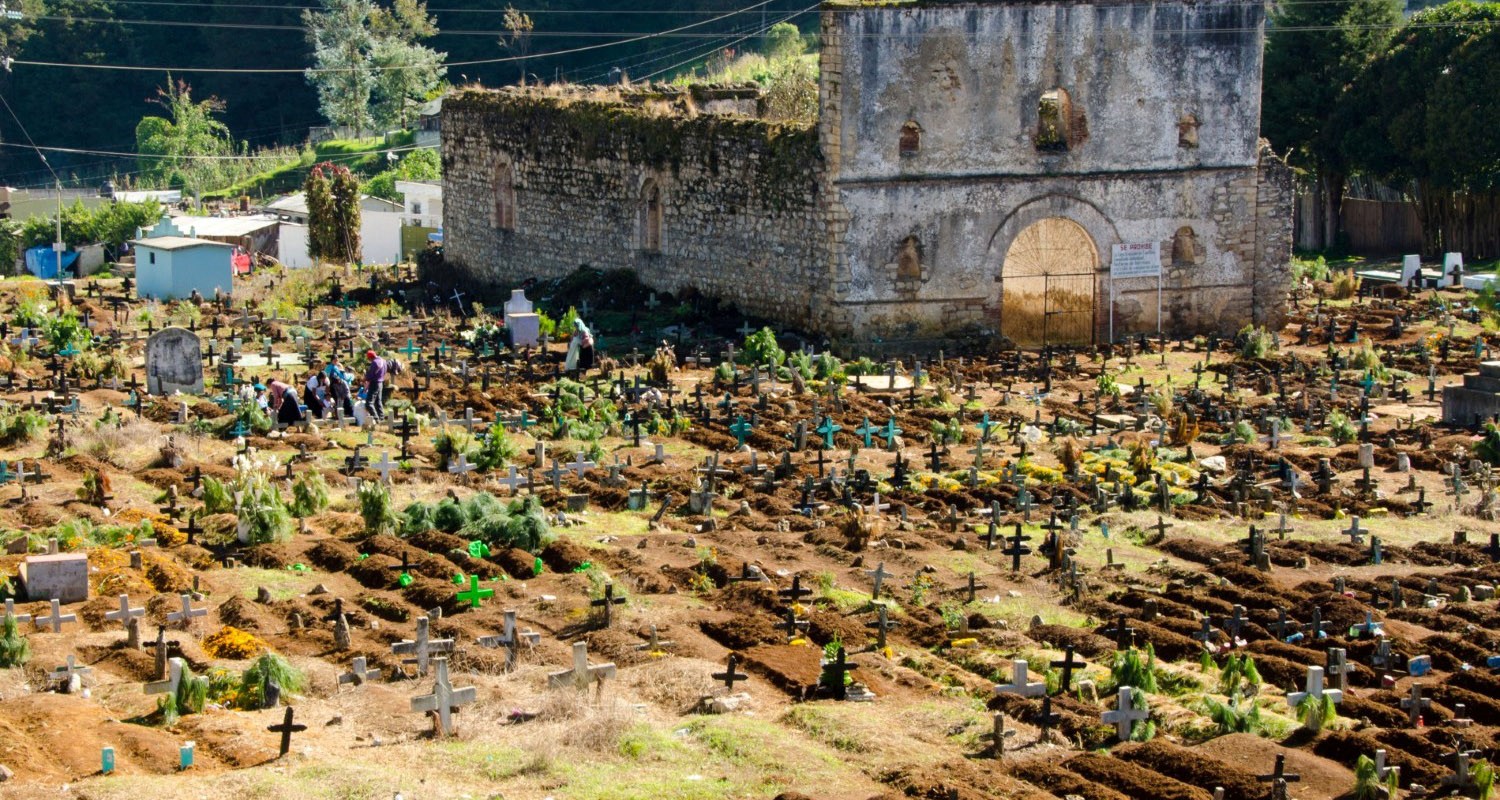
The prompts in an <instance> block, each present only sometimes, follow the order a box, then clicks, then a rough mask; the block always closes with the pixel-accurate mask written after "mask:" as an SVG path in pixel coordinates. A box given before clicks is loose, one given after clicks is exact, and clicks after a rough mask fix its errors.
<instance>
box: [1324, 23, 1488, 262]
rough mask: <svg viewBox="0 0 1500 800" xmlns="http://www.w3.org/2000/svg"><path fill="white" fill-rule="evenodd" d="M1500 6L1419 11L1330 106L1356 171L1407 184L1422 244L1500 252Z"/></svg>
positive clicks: (1474, 255) (1480, 253) (1475, 256)
mask: <svg viewBox="0 0 1500 800" xmlns="http://www.w3.org/2000/svg"><path fill="white" fill-rule="evenodd" d="M1497 23H1500V5H1496V4H1493V3H1471V2H1455V3H1448V4H1447V5H1443V6H1438V7H1436V8H1433V9H1429V10H1426V11H1423V12H1421V13H1419V14H1417V15H1415V16H1414V17H1412V20H1411V23H1410V24H1409V25H1408V26H1407V27H1406V28H1404V29H1402V31H1400V32H1399V33H1398V34H1397V35H1396V36H1394V37H1391V38H1390V39H1389V43H1388V46H1387V47H1386V48H1385V50H1384V51H1383V52H1381V53H1380V54H1379V55H1378V56H1377V57H1376V58H1375V59H1374V60H1373V61H1372V62H1371V63H1370V65H1369V67H1368V68H1367V69H1365V71H1364V72H1362V73H1361V74H1360V75H1359V76H1358V77H1357V78H1356V79H1355V81H1354V83H1353V85H1352V86H1351V87H1350V89H1349V91H1348V92H1347V93H1346V95H1345V96H1344V98H1343V101H1342V102H1341V103H1340V104H1339V106H1338V107H1337V108H1336V109H1335V110H1334V114H1333V117H1332V120H1331V122H1330V126H1329V127H1330V128H1332V129H1334V130H1337V131H1339V132H1340V133H1341V138H1340V144H1341V146H1342V149H1343V151H1344V153H1345V154H1346V155H1347V158H1348V159H1349V161H1350V163H1351V164H1352V165H1353V166H1354V167H1355V168H1357V169H1360V170H1363V171H1365V172H1367V173H1369V174H1371V175H1374V176H1376V177H1379V178H1381V179H1383V180H1385V181H1387V182H1390V183H1392V184H1394V185H1398V186H1404V187H1410V188H1411V189H1412V190H1413V194H1414V195H1415V197H1416V199H1417V201H1418V205H1417V213H1418V215H1419V216H1420V217H1421V220H1422V228H1423V235H1424V237H1425V238H1426V240H1427V241H1426V248H1425V249H1426V250H1427V251H1428V252H1432V253H1436V252H1443V251H1460V252H1463V253H1464V254H1465V255H1466V256H1467V257H1468V258H1469V259H1470V260H1480V259H1487V258H1494V257H1495V256H1497V255H1500V107H1497V104H1496V103H1495V102H1494V99H1493V97H1492V95H1493V85H1494V76H1495V75H1496V74H1500V24H1497Z"/></svg>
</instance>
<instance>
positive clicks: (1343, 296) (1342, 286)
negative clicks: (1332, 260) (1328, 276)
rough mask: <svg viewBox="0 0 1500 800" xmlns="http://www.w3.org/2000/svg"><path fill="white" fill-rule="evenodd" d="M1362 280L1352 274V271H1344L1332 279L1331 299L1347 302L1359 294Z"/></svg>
mask: <svg viewBox="0 0 1500 800" xmlns="http://www.w3.org/2000/svg"><path fill="white" fill-rule="evenodd" d="M1362 282H1363V281H1362V279H1361V278H1360V277H1359V276H1358V275H1355V274H1354V270H1353V269H1352V268H1351V269H1346V270H1344V271H1343V272H1340V273H1339V274H1338V275H1337V276H1335V277H1334V279H1333V299H1335V300H1348V299H1349V298H1351V297H1353V296H1355V295H1357V294H1359V285H1360V284H1361V283H1362Z"/></svg>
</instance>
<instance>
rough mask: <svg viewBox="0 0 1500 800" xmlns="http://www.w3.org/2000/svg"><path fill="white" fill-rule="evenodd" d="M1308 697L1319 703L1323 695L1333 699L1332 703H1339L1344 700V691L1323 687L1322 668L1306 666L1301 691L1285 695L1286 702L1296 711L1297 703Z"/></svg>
mask: <svg viewBox="0 0 1500 800" xmlns="http://www.w3.org/2000/svg"><path fill="white" fill-rule="evenodd" d="M1308 697H1311V698H1313V700H1315V701H1316V702H1318V703H1320V704H1321V703H1322V702H1323V698H1325V697H1327V698H1329V699H1331V700H1333V702H1334V703H1340V702H1343V700H1344V693H1343V692H1341V691H1339V690H1338V689H1324V688H1323V668H1322V667H1308V668H1307V678H1306V679H1305V680H1304V682H1303V687H1302V691H1300V692H1288V693H1287V696H1286V704H1287V705H1288V706H1290V707H1291V709H1292V710H1293V711H1296V710H1297V705H1298V704H1299V703H1301V702H1302V701H1303V700H1304V699H1305V698H1308ZM1319 713H1321V712H1319Z"/></svg>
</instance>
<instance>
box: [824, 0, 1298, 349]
mask: <svg viewBox="0 0 1500 800" xmlns="http://www.w3.org/2000/svg"><path fill="white" fill-rule="evenodd" d="M1262 25H1263V11H1262V9H1260V8H1259V7H1256V6H1247V5H1243V4H1238V3H1232V2H1207V3H1195V4H1183V5H1179V4H1173V3H1155V4H1130V3H1115V2H1102V3H1076V2H1062V3H1057V2H1052V3H1048V2H1016V3H993V2H977V3H976V2H970V3H946V2H945V3H923V2H918V3H916V4H903V5H901V6H896V7H875V6H865V5H856V4H841V5H837V6H833V7H830V8H829V9H827V10H825V13H824V15H823V29H822V41H823V47H824V50H823V53H822V90H821V97H822V125H821V127H820V133H821V136H822V139H823V149H824V153H825V157H826V159H827V162H828V171H827V174H826V176H825V184H826V188H825V190H824V194H825V203H826V205H827V206H828V207H829V208H830V209H832V210H833V211H835V212H837V214H836V215H834V216H831V219H832V220H834V221H838V222H842V223H843V224H844V225H845V227H844V228H843V229H842V230H843V235H842V237H841V239H840V240H839V241H837V242H836V243H834V244H832V245H830V247H829V252H830V256H831V264H830V268H831V271H832V276H833V277H832V279H833V282H834V286H835V303H834V306H833V308H831V309H830V311H829V313H828V314H827V315H826V317H825V320H826V322H825V326H826V328H828V329H829V330H830V331H831V332H833V333H835V334H838V335H841V336H843V337H844V338H846V340H849V341H851V342H852V343H853V345H854V347H856V348H857V349H869V348H871V347H876V348H877V349H879V348H884V349H892V348H894V349H900V348H904V347H908V346H912V347H915V346H920V345H922V344H924V343H932V342H941V341H942V340H943V339H944V338H947V337H952V336H955V335H958V334H967V333H973V334H978V335H981V336H984V335H989V334H994V333H998V332H1000V331H1001V330H1002V328H1003V327H1004V326H1003V324H1002V320H1001V310H1002V305H1003V298H1004V292H1005V280H1004V278H1005V275H1006V271H1005V262H1006V257H1007V254H1008V252H1009V248H1010V246H1011V244H1012V243H1013V242H1015V241H1016V239H1017V237H1018V236H1019V235H1021V233H1022V232H1023V231H1024V230H1025V229H1026V228H1027V227H1028V226H1029V225H1031V224H1033V223H1036V222H1039V221H1041V220H1044V219H1048V218H1057V217H1060V218H1063V219H1067V220H1071V221H1072V222H1075V223H1077V224H1078V225H1079V226H1081V227H1082V228H1083V229H1084V230H1085V231H1087V233H1088V239H1090V240H1091V247H1086V248H1083V249H1081V250H1080V252H1079V253H1078V255H1077V258H1076V264H1077V266H1076V267H1075V268H1072V269H1070V270H1069V271H1070V272H1077V273H1080V277H1079V278H1078V279H1076V281H1075V282H1076V283H1077V284H1078V285H1080V286H1082V287H1089V284H1092V286H1091V287H1090V288H1092V291H1093V295H1094V305H1093V312H1092V320H1093V328H1092V331H1093V336H1094V338H1096V339H1098V340H1104V339H1106V338H1107V337H1108V336H1109V335H1110V333H1111V331H1113V332H1114V333H1115V334H1116V335H1119V334H1124V333H1132V332H1137V331H1155V330H1156V328H1157V324H1158V318H1159V317H1158V311H1157V308H1158V291H1157V286H1158V283H1157V280H1156V279H1155V278H1142V279H1133V280H1129V281H1120V282H1118V283H1117V284H1116V285H1115V286H1114V287H1111V286H1110V281H1109V278H1108V272H1109V264H1110V258H1111V248H1112V245H1115V244H1123V243H1149V242H1158V243H1160V245H1161V252H1162V261H1163V268H1164V275H1163V278H1162V281H1161V292H1160V304H1161V314H1160V318H1161V322H1162V325H1163V328H1164V329H1166V330H1167V331H1168V332H1175V333H1188V332H1197V331H1204V330H1209V329H1217V330H1221V331H1229V330H1233V329H1237V328H1239V327H1241V326H1242V325H1244V324H1245V323H1247V322H1251V321H1274V320H1276V319H1278V318H1279V314H1280V311H1279V309H1280V305H1281V298H1282V297H1283V295H1284V290H1285V287H1286V279H1287V274H1286V267H1287V257H1288V256H1289V254H1290V239H1289V235H1290V234H1289V228H1287V227H1286V225H1287V224H1289V222H1290V207H1289V206H1288V205H1285V203H1284V202H1283V201H1284V199H1287V198H1289V196H1290V195H1289V192H1290V180H1289V175H1288V174H1287V173H1286V170H1285V167H1284V165H1280V164H1279V162H1274V159H1272V160H1268V161H1265V162H1263V160H1262V153H1261V143H1260V141H1259V140H1258V139H1257V131H1258V128H1259V122H1260V106H1259V103H1260V75H1261V41H1262V33H1261V28H1262ZM1049 103H1050V108H1051V109H1053V110H1055V111H1056V112H1057V115H1056V116H1055V117H1052V118H1051V119H1052V120H1053V122H1054V123H1055V125H1061V126H1062V127H1061V133H1060V134H1059V135H1058V136H1057V137H1056V138H1049V137H1047V136H1044V135H1043V134H1044V133H1052V134H1058V131H1059V129H1058V128H1057V127H1053V128H1050V129H1047V130H1045V131H1044V130H1043V128H1044V126H1043V118H1044V117H1045V116H1046V114H1047V113H1048V112H1047V108H1048V107H1049V106H1048V104H1049ZM1263 164H1264V166H1263ZM832 224H833V223H832V222H831V223H830V228H831V229H832ZM1090 271H1092V273H1093V278H1092V280H1090V279H1089V278H1088V273H1089V272H1090ZM1111 288H1113V290H1114V303H1113V312H1114V313H1113V315H1111V304H1110V302H1109V297H1110V291H1111ZM1080 291H1087V288H1084V289H1080Z"/></svg>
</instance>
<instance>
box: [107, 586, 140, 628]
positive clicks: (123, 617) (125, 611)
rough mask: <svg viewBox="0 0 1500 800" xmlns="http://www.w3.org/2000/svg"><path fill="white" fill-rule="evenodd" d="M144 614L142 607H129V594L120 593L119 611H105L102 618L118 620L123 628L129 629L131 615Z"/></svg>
mask: <svg viewBox="0 0 1500 800" xmlns="http://www.w3.org/2000/svg"><path fill="white" fill-rule="evenodd" d="M145 615H146V609H144V608H131V607H130V595H128V594H122V595H120V610H119V611H109V612H106V613H105V614H104V618H105V619H107V620H109V621H110V622H115V621H117V620H118V621H119V623H120V625H122V626H124V628H125V629H126V630H129V629H130V620H131V618H133V617H142V616H145Z"/></svg>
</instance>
